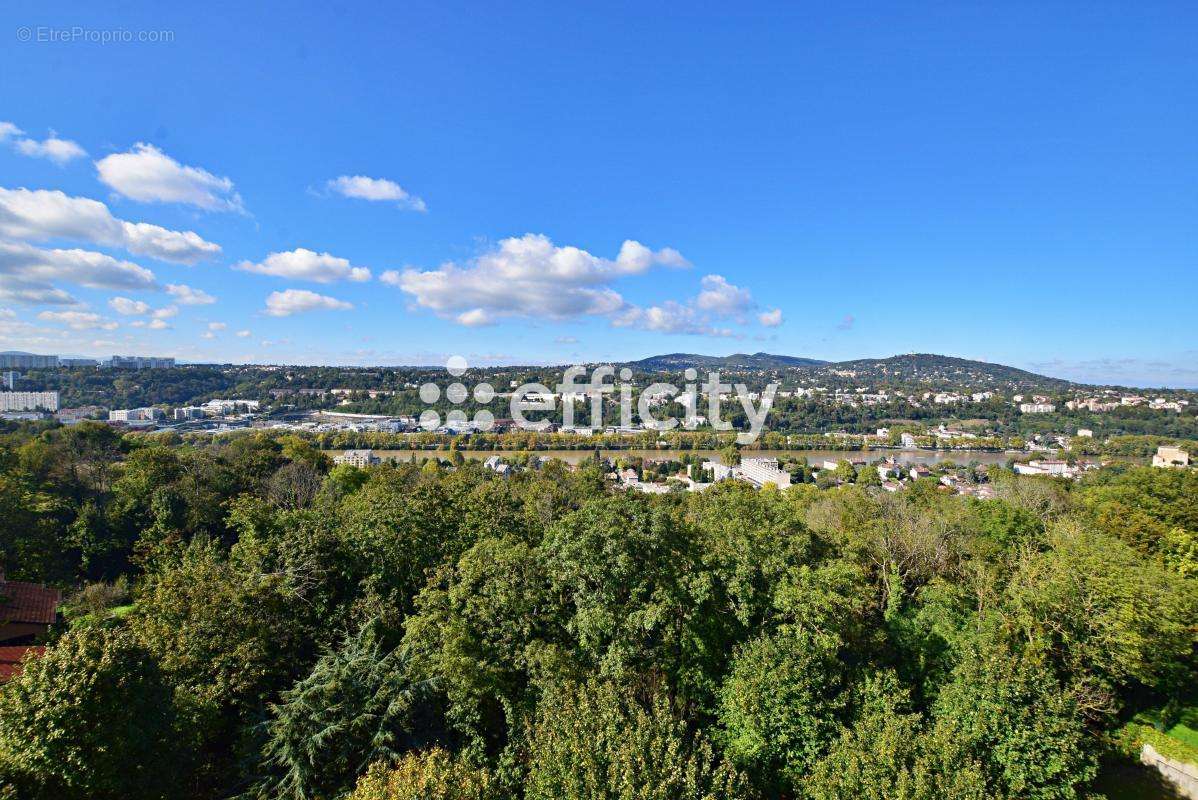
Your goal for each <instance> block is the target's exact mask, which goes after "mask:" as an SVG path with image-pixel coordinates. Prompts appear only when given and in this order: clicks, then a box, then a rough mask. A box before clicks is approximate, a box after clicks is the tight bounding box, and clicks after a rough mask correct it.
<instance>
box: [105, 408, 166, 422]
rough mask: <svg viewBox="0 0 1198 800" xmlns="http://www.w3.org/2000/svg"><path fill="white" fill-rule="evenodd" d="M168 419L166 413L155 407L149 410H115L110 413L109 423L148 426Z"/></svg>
mask: <svg viewBox="0 0 1198 800" xmlns="http://www.w3.org/2000/svg"><path fill="white" fill-rule="evenodd" d="M165 418H166V412H165V411H163V410H162V409H161V408H154V407H153V406H150V407H147V408H114V409H113V410H112V411H109V412H108V421H109V422H124V423H127V424H130V425H134V424H138V423H140V424H142V425H148V424H150V423H152V422H157V421H158V420H160V419H165Z"/></svg>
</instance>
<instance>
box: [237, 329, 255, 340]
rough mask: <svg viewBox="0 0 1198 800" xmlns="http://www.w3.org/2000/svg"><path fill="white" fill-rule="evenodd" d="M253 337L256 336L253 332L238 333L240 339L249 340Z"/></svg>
mask: <svg viewBox="0 0 1198 800" xmlns="http://www.w3.org/2000/svg"><path fill="white" fill-rule="evenodd" d="M253 335H254V333H253V331H238V332H237V338H238V339H248V338H250V337H251V336H253Z"/></svg>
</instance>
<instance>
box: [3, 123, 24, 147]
mask: <svg viewBox="0 0 1198 800" xmlns="http://www.w3.org/2000/svg"><path fill="white" fill-rule="evenodd" d="M24 132H25V131H23V130H21V129H20V128H18V127H17V126H16V125H13V124H12V123H11V122H0V142H3V141H6V140H8V139H10V138H11V137H13V136H20V135H21V134H23V133H24Z"/></svg>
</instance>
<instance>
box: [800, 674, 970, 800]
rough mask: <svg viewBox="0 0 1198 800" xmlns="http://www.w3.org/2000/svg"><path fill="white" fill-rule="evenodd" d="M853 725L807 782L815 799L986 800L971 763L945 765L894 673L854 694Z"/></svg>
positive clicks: (808, 792)
mask: <svg viewBox="0 0 1198 800" xmlns="http://www.w3.org/2000/svg"><path fill="white" fill-rule="evenodd" d="M854 695H855V696H856V697H855V702H854V705H855V706H856V708H855V710H854V716H853V719H852V722H851V724H850V725H848V726H847V727H844V728H842V729H841V732H840V735H839V737H838V738H837V739H836V741H835V742H833V743H832V744H831V745H830V746H829V748H828V751H827V754H826V755H825V756H824V757H823V758H821V759H820V761H818V762H817V763H816V764H815V765H814V766H813V768H812V770H811V772H810V773H809V774H808V775H807V776H806V777H805V778H804V779H803V782H802V789H803V794H804V795H805V796H807V797H809V798H811V800H859V799H860V798H866V797H871V798H872V797H879V798H881V797H885V798H893V799H894V800H983V799H984V798H986V797H987V793H986V786H985V782H984V780H983V777H982V774H981V771H980V769H979V767H978V766H977V765H976V764H975V763H972V762H968V761H964V760H962V761H958V762H956V763H951V764H944V763H943V761H944V760H943V759H942V758H939V757H938V754H937V752H936V744H935V742H934V741H933V740H932V739H931V737H929V736H928V735H927V733H926V732H925V730H924V721H923V717H922V715H921V714H920V713H919V712H917V711H914V710H912V708H911V700H910V694H909V692H908V691H907V690H906V688H905V687H903V685H902V684H901V683H900V682H899V681H898V680H897V679H896V678H895V676H894V675H893V674H892V673H885V672H883V673H877V674H874V675H870V676H868V677H867V678H866V679H865V681H864V682H863V683H862V684H861V686H860V687H859V688H858V689H857V690H856V691H855V692H854Z"/></svg>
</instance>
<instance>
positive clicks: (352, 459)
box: [333, 450, 382, 467]
mask: <svg viewBox="0 0 1198 800" xmlns="http://www.w3.org/2000/svg"><path fill="white" fill-rule="evenodd" d="M333 463H334V464H349V465H350V466H351V467H370V466H373V465H375V464H381V463H382V459H380V458H379V457H378V456H376V455H375V454H374V451H373V450H346V451H345V452H344V453H342V454H341V455H339V456H333Z"/></svg>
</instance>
